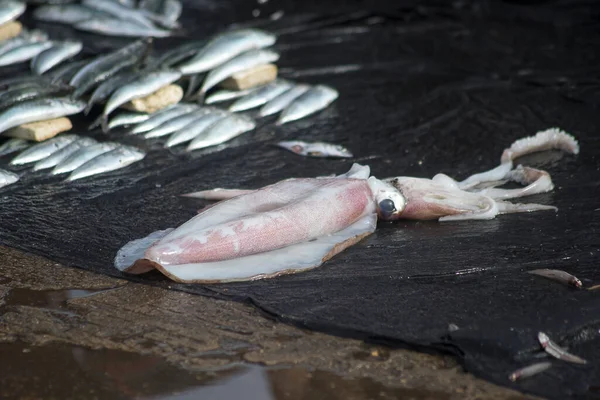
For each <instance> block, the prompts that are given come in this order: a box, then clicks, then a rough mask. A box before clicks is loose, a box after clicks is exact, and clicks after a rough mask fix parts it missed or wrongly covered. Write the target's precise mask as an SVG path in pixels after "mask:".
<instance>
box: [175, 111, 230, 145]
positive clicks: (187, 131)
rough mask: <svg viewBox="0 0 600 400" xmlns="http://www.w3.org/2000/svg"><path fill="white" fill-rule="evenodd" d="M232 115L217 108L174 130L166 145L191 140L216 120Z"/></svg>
mask: <svg viewBox="0 0 600 400" xmlns="http://www.w3.org/2000/svg"><path fill="white" fill-rule="evenodd" d="M228 115H230V114H229V113H228V112H226V111H224V110H219V109H215V110H213V111H211V112H209V113H207V114H205V115H204V116H202V117H200V118H198V119H196V120H194V121H192V123H190V124H188V125H186V126H184V127H183V128H181V129H179V130H178V131H176V132H173V134H172V135H171V136H169V139H168V140H167V142H166V143H165V147H173V146H176V145H178V144H181V143H185V142H189V141H190V140H193V139H194V138H195V137H196V136H198V135H200V134H202V132H204V131H205V130H206V129H208V128H209V127H210V126H211V125H212V124H214V123H215V122H217V121H219V120H221V119H223V118H225V117H227V116H228Z"/></svg>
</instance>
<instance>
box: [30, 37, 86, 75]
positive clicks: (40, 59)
mask: <svg viewBox="0 0 600 400" xmlns="http://www.w3.org/2000/svg"><path fill="white" fill-rule="evenodd" d="M82 48H83V43H81V42H73V41H66V42H54V44H53V45H52V47H50V48H49V49H46V50H44V51H42V52H41V53H40V54H38V55H37V56H35V58H34V59H33V60H31V69H32V70H33V72H35V73H36V74H38V75H41V74H43V73H44V72H46V71H48V70H49V69H51V68H52V67H54V66H55V65H58V64H60V63H61V62H63V61H65V60H67V59H69V58H71V57H73V56H75V55H77V54H78V53H79V52H80V51H81V49H82Z"/></svg>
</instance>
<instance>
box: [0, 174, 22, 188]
mask: <svg viewBox="0 0 600 400" xmlns="http://www.w3.org/2000/svg"><path fill="white" fill-rule="evenodd" d="M18 180H19V175H17V174H15V173H14V172H10V171H5V170H3V169H0V188H3V187H4V186H8V185H11V184H13V183H15V182H17V181H18Z"/></svg>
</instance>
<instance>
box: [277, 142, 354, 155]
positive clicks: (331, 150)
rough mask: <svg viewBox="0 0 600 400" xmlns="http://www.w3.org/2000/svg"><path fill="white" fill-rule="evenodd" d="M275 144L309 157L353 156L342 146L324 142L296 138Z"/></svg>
mask: <svg viewBox="0 0 600 400" xmlns="http://www.w3.org/2000/svg"><path fill="white" fill-rule="evenodd" d="M277 146H279V147H281V148H284V149H286V150H289V151H291V152H293V153H296V154H298V155H301V156H309V157H341V158H351V157H354V156H353V155H352V153H350V152H349V151H348V149H346V148H345V147H344V146H340V145H337V144H331V143H325V142H313V143H308V142H301V141H298V140H292V141H286V142H279V143H277Z"/></svg>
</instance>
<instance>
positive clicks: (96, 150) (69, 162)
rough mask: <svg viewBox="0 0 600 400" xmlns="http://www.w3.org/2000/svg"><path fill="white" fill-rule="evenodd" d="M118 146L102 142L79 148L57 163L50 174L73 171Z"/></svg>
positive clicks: (117, 144)
mask: <svg viewBox="0 0 600 400" xmlns="http://www.w3.org/2000/svg"><path fill="white" fill-rule="evenodd" d="M119 146H121V145H120V144H119V143H114V142H104V143H98V144H94V145H91V146H87V147H84V148H81V149H79V150H77V151H75V152H74V153H73V154H70V155H69V156H68V157H67V158H65V159H64V160H62V161H61V162H60V163H58V164H57V165H56V167H54V169H53V170H52V172H51V174H52V175H59V174H66V173H67V172H71V171H75V170H76V169H77V168H79V167H81V166H82V165H83V164H85V163H86V162H88V161H90V160H91V159H93V158H95V157H97V156H99V155H100V154H104V153H107V152H109V151H111V150H114V149H116V148H117V147H119Z"/></svg>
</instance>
